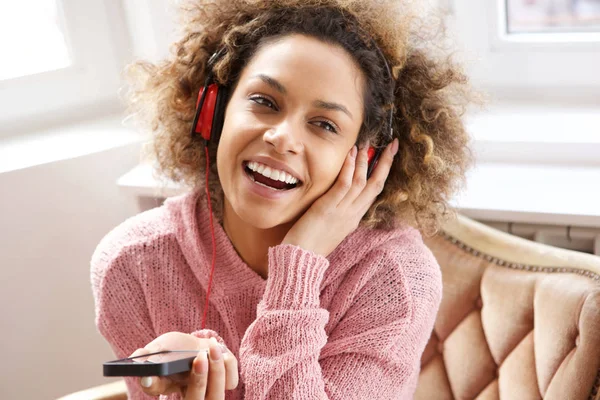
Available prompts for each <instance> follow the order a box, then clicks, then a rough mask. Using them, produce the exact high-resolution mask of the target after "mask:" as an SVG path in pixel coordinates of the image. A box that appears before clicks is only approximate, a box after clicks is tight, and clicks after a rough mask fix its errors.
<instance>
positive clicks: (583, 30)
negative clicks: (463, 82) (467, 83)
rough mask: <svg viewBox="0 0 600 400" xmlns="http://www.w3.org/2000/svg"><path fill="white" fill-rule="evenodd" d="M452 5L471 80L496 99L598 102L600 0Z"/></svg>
mask: <svg viewBox="0 0 600 400" xmlns="http://www.w3.org/2000/svg"><path fill="white" fill-rule="evenodd" d="M450 1H451V10H452V13H451V15H450V16H449V19H448V21H449V27H450V28H451V29H452V30H453V31H455V33H456V37H457V38H458V41H459V43H460V45H461V47H462V49H463V52H462V53H463V54H464V55H465V57H466V63H467V65H468V66H469V68H470V69H469V72H470V76H471V77H472V79H473V81H474V82H475V83H476V84H478V85H479V86H480V87H482V88H484V89H486V90H488V92H491V93H492V95H494V97H496V98H518V99H530V100H543V101H549V100H554V99H556V100H561V101H562V100H565V101H568V102H571V103H580V102H582V103H587V104H591V103H593V102H595V101H596V102H597V93H598V90H600V74H598V72H597V71H598V65H600V29H598V26H599V22H598V19H599V17H600V11H598V9H599V8H600V1H599V0H486V1H471V0H450ZM569 7H570V8H569ZM559 9H560V10H564V11H560V14H559V11H558V10H559ZM559 15H560V17H559ZM567 27H571V28H567Z"/></svg>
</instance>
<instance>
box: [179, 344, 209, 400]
mask: <svg viewBox="0 0 600 400" xmlns="http://www.w3.org/2000/svg"><path fill="white" fill-rule="evenodd" d="M207 386H208V354H207V351H206V350H201V351H200V352H199V353H198V355H197V356H196V358H195V359H194V362H193V363H192V370H191V371H190V379H189V381H188V386H187V390H186V392H185V399H184V400H204V398H205V396H206V388H207Z"/></svg>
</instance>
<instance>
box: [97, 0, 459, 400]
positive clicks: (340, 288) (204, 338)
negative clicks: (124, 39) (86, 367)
mask: <svg viewBox="0 0 600 400" xmlns="http://www.w3.org/2000/svg"><path fill="white" fill-rule="evenodd" d="M185 10H186V13H185V14H184V15H185V16H186V19H185V20H184V21H183V26H184V28H185V36H184V37H183V39H182V40H181V41H179V42H178V43H177V45H176V47H175V51H174V55H173V57H172V59H170V60H168V61H165V62H163V63H162V64H160V65H151V64H146V63H138V64H136V65H134V67H133V68H132V69H131V70H130V72H131V75H132V76H133V78H134V81H135V82H138V83H139V85H138V86H135V87H134V88H133V90H132V93H131V100H132V105H133V107H134V109H135V110H136V112H137V115H138V116H141V117H142V121H146V122H148V123H149V125H148V127H149V128H150V129H151V130H152V131H153V133H154V141H153V146H154V153H155V156H156V159H157V161H158V162H159V165H160V167H161V169H162V170H163V171H164V172H165V173H166V175H167V176H169V177H170V178H171V179H173V180H176V181H180V182H186V183H188V185H189V186H190V191H189V192H188V193H187V194H185V195H182V196H178V197H174V198H171V199H168V200H167V201H166V203H165V204H164V205H163V206H162V207H159V208H156V209H153V210H150V211H147V212H145V213H142V214H140V215H137V216H135V217H133V218H131V219H129V220H127V221H125V222H124V223H123V224H121V225H120V226H119V227H117V228H116V229H114V230H113V231H112V232H110V233H109V234H108V235H107V236H106V237H105V238H104V239H103V240H102V242H101V243H100V244H99V246H98V248H97V250H96V252H95V254H94V256H93V258H92V285H93V290H94V296H95V300H96V313H97V315H96V323H97V325H98V329H99V330H100V332H101V333H102V334H103V335H104V337H105V338H106V340H107V341H108V342H109V343H110V344H111V346H112V348H113V350H114V351H115V353H116V354H117V356H119V357H127V356H129V355H132V353H133V354H134V355H140V354H147V353H149V352H153V351H158V350H161V349H169V350H178V349H186V350H189V349H195V350H198V351H199V353H198V357H197V358H196V360H195V361H194V364H193V368H192V371H191V372H190V373H189V374H184V375H180V376H171V377H168V378H158V377H147V378H143V379H141V380H140V379H133V378H127V384H128V390H129V393H130V397H131V398H136V399H138V398H139V399H141V398H147V395H159V394H164V395H169V394H171V395H173V396H175V397H176V396H179V393H180V394H182V395H183V396H184V398H186V399H205V398H206V399H224V398H227V399H241V398H246V399H266V398H277V399H279V398H294V399H309V398H310V399H313V398H332V399H354V398H356V399H365V398H373V399H387V398H390V399H391V398H393V399H398V398H402V399H404V398H406V399H408V398H412V396H413V393H414V390H415V387H416V383H417V378H418V374H419V365H420V357H421V354H422V352H423V349H424V347H425V344H426V343H427V340H428V339H429V336H430V334H431V330H432V328H433V323H434V320H435V315H436V312H437V309H438V306H439V302H440V298H441V276H440V270H439V266H438V265H437V263H436V261H435V259H434V257H433V256H432V254H431V252H430V251H429V250H428V249H427V247H426V246H425V245H424V244H423V242H422V239H421V235H420V233H419V230H422V231H425V232H428V233H429V232H433V231H435V230H436V229H437V227H438V226H439V224H440V221H441V220H442V218H443V217H444V216H445V214H446V209H447V199H448V198H449V197H450V196H451V195H452V193H453V192H454V191H455V189H456V187H457V185H458V184H459V183H460V182H461V180H462V178H463V177H464V173H465V170H466V167H467V164H468V161H469V160H468V154H469V153H468V148H467V142H468V141H467V135H466V134H465V131H464V129H463V125H462V123H461V120H460V115H459V108H458V106H460V105H462V104H463V103H465V102H466V100H468V98H467V95H466V93H467V92H466V90H465V89H464V87H463V86H464V85H465V82H466V79H465V77H464V75H463V74H462V73H461V72H460V69H458V67H456V66H455V65H453V64H452V63H450V62H449V61H444V62H442V61H440V59H439V58H436V57H434V55H433V53H431V52H429V51H427V50H426V49H425V48H424V47H423V48H420V47H419V46H420V44H419V42H418V41H417V42H416V41H415V37H414V35H413V29H414V22H415V15H414V14H412V13H411V12H409V8H408V7H407V6H406V5H403V4H401V3H400V2H398V1H395V0H394V1H388V2H385V1H377V2H373V3H370V2H362V1H361V2H358V1H335V0H329V1H316V0H315V1H306V0H298V1H293V0H281V1H261V2H255V1H250V0H245V1H242V0H237V1H230V0H222V1H216V2H208V1H195V2H191V3H190V4H189V7H186V8H185ZM420 32H421V33H422V32H423V31H422V30H421V31H420ZM421 45H423V43H421ZM211 84H214V86H210V85H211ZM211 88H212V89H214V90H215V91H217V92H218V93H219V96H218V97H213V100H214V98H217V105H216V106H214V107H215V108H216V109H217V111H215V112H213V111H212V108H211V107H212V106H206V105H205V102H206V101H207V98H209V97H210V96H211V95H209V93H210V90H212V89H211ZM203 92H206V93H205V94H204V95H203ZM219 102H222V105H221V106H219ZM206 104H208V103H206ZM197 106H198V108H197ZM204 107H208V108H207V109H208V110H209V111H210V112H208V114H207V115H209V116H210V118H212V119H213V120H214V121H217V122H214V121H213V122H211V121H210V120H208V122H207V119H206V115H205V113H207V111H206V110H204ZM219 107H222V114H224V115H222V116H221V117H219V113H218V109H219ZM210 118H209V119H210ZM220 118H221V119H222V121H220V122H222V124H220V123H219V120H220ZM198 121H200V123H198ZM207 126H210V127H211V129H209V131H210V132H209V133H208V135H209V136H210V140H208V142H206V141H205V140H203V139H208V138H209V137H208V136H207V134H206V127H207ZM190 128H191V130H192V134H191V135H190V133H189V132H190ZM205 143H207V147H206V148H204V146H205ZM369 151H371V153H369ZM373 151H374V152H375V154H377V156H376V157H378V161H376V162H375V161H374V160H371V161H369V158H370V155H371V156H372V155H373ZM215 160H216V161H215ZM207 163H208V165H209V168H208V171H207V169H206V166H205V165H206V164H207ZM367 176H369V177H368V179H367ZM206 179H207V183H206V184H205V180H206ZM205 189H207V190H206V194H205ZM208 195H210V196H208ZM213 215H214V217H215V223H214V226H213V225H212V217H213ZM213 251H214V255H213ZM205 327H209V328H210V329H204V328H205ZM211 338H212V339H211ZM136 349H137V350H136ZM207 350H208V353H209V356H208V359H207V357H206V355H207Z"/></svg>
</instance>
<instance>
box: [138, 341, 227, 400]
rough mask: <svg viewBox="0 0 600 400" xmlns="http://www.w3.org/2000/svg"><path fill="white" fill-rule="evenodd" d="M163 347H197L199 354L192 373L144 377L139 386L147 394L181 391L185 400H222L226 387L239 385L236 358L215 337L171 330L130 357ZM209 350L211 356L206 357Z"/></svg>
mask: <svg viewBox="0 0 600 400" xmlns="http://www.w3.org/2000/svg"><path fill="white" fill-rule="evenodd" d="M164 350H198V356H197V357H196V358H195V359H194V362H193V364H192V371H190V372H185V373H181V374H175V375H169V376H162V377H157V376H154V377H145V378H141V379H140V385H141V387H142V390H143V391H144V392H145V393H146V394H149V395H151V396H158V395H161V394H164V395H168V394H172V393H181V394H183V395H184V399H185V400H198V399H206V400H217V399H218V400H221V399H224V398H225V390H232V389H235V388H236V387H237V385H238V380H239V376H238V362H237V359H236V358H235V356H234V355H233V353H231V352H230V351H229V350H228V349H227V348H226V347H225V346H222V345H220V344H219V343H218V342H217V340H216V339H214V338H211V339H208V338H197V337H195V336H192V335H188V334H185V333H181V332H169V333H165V334H164V335H161V336H159V337H158V338H156V339H154V340H153V341H152V342H150V343H148V344H147V345H146V346H145V347H144V348H142V349H138V350H136V351H135V352H134V353H133V354H132V355H131V356H130V357H134V356H139V355H144V354H149V353H155V352H158V351H164ZM208 353H210V357H207V354H208ZM221 354H222V355H221ZM208 358H210V360H209V359H208Z"/></svg>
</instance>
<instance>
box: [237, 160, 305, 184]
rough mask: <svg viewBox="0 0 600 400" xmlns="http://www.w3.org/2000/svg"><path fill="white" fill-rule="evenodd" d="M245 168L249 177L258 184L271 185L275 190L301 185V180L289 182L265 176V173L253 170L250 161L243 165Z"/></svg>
mask: <svg viewBox="0 0 600 400" xmlns="http://www.w3.org/2000/svg"><path fill="white" fill-rule="evenodd" d="M243 168H244V172H245V173H246V175H248V177H249V178H250V179H251V180H252V181H253V182H254V183H256V184H260V185H263V186H266V187H269V188H271V189H273V190H278V191H287V190H290V189H294V188H295V187H297V186H299V184H300V182H298V183H287V182H284V181H280V180H275V179H271V178H269V177H267V176H264V175H263V174H261V173H259V172H257V171H253V170H251V169H250V167H249V166H248V163H247V162H245V163H244V165H243Z"/></svg>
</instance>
